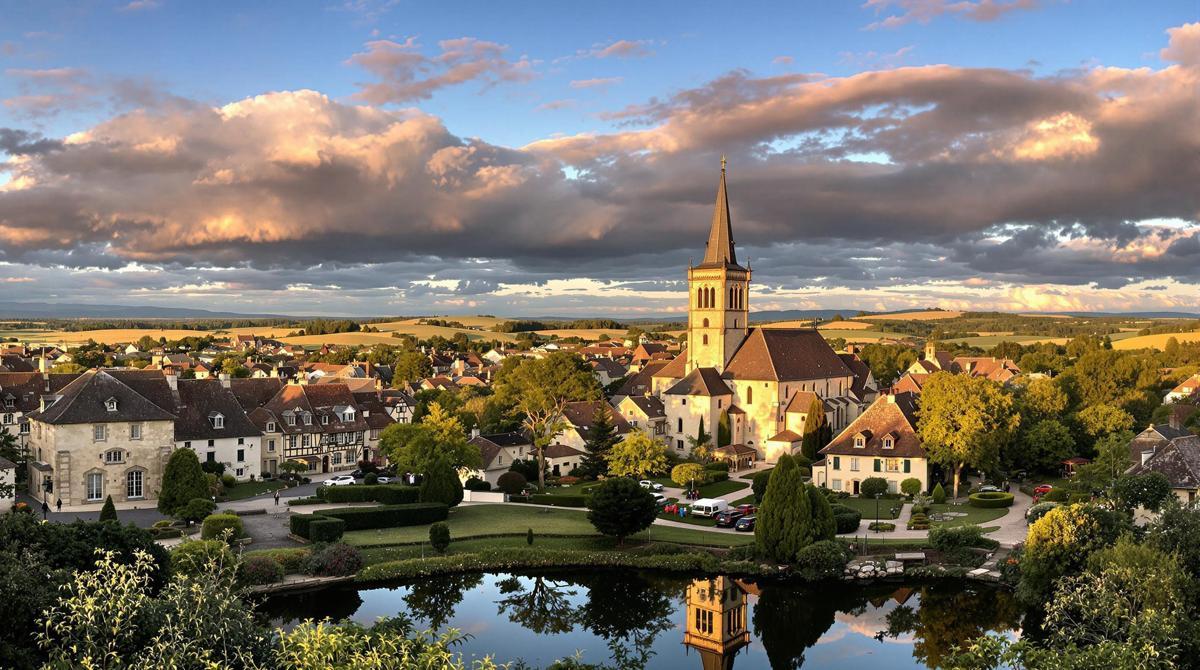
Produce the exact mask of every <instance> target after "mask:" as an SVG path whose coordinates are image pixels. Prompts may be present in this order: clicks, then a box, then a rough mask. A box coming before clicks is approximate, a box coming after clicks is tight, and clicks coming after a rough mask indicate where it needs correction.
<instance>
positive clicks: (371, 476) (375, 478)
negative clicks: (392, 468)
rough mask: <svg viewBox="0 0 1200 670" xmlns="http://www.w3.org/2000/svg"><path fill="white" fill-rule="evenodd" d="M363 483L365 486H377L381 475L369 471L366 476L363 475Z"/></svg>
mask: <svg viewBox="0 0 1200 670" xmlns="http://www.w3.org/2000/svg"><path fill="white" fill-rule="evenodd" d="M363 484H364V485H365V486H377V485H378V484H379V475H377V474H375V473H374V472H368V473H367V474H366V476H365V477H363Z"/></svg>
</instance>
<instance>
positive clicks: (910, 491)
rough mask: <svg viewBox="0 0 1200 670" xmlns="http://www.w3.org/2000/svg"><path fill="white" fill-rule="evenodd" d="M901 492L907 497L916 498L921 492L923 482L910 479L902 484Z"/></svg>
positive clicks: (914, 478)
mask: <svg viewBox="0 0 1200 670" xmlns="http://www.w3.org/2000/svg"><path fill="white" fill-rule="evenodd" d="M900 492H901V493H903V494H904V495H906V496H915V495H917V494H918V493H920V492H921V480H920V479H917V478H916V477H909V478H908V479H905V480H904V481H902V482H900Z"/></svg>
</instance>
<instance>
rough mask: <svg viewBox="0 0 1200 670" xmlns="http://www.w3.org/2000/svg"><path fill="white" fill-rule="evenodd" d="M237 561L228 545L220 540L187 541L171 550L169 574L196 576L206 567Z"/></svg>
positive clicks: (230, 563)
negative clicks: (217, 563) (216, 563)
mask: <svg viewBox="0 0 1200 670" xmlns="http://www.w3.org/2000/svg"><path fill="white" fill-rule="evenodd" d="M236 560H237V557H236V556H234V554H233V551H232V550H231V549H230V548H229V545H227V544H225V543H224V542H222V541H220V540H188V541H186V542H183V543H181V544H180V545H179V546H177V547H175V548H174V549H172V550H171V572H173V573H175V574H183V575H198V574H200V572H201V571H203V570H204V569H205V568H206V567H207V566H208V565H210V564H212V563H215V562H220V563H223V564H225V565H232V564H233V563H234V562H235V561H236Z"/></svg>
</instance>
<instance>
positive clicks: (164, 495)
mask: <svg viewBox="0 0 1200 670" xmlns="http://www.w3.org/2000/svg"><path fill="white" fill-rule="evenodd" d="M206 497H208V480H207V479H206V478H205V476H204V470H202V469H201V467H200V460H199V459H198V458H196V452H194V451H192V450H191V449H176V450H175V451H173V452H171V457H170V458H169V459H168V460H167V467H166V469H164V470H163V476H162V484H161V486H160V487H159V491H158V511H160V512H162V513H163V514H168V515H175V514H176V513H177V512H178V511H179V510H180V509H182V508H183V506H184V505H187V504H188V502H189V501H191V500H192V498H206Z"/></svg>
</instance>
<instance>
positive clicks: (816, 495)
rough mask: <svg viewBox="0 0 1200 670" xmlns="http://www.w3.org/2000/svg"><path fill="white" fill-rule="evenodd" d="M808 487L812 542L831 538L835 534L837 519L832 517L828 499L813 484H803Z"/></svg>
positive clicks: (831, 508)
mask: <svg viewBox="0 0 1200 670" xmlns="http://www.w3.org/2000/svg"><path fill="white" fill-rule="evenodd" d="M805 488H806V489H808V503H809V506H810V507H812V515H813V542H820V541H821V540H832V539H833V538H834V537H836V536H837V520H835V519H834V518H833V507H832V506H830V504H829V499H828V498H826V497H825V494H824V493H821V489H819V488H817V487H815V486H805Z"/></svg>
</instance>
